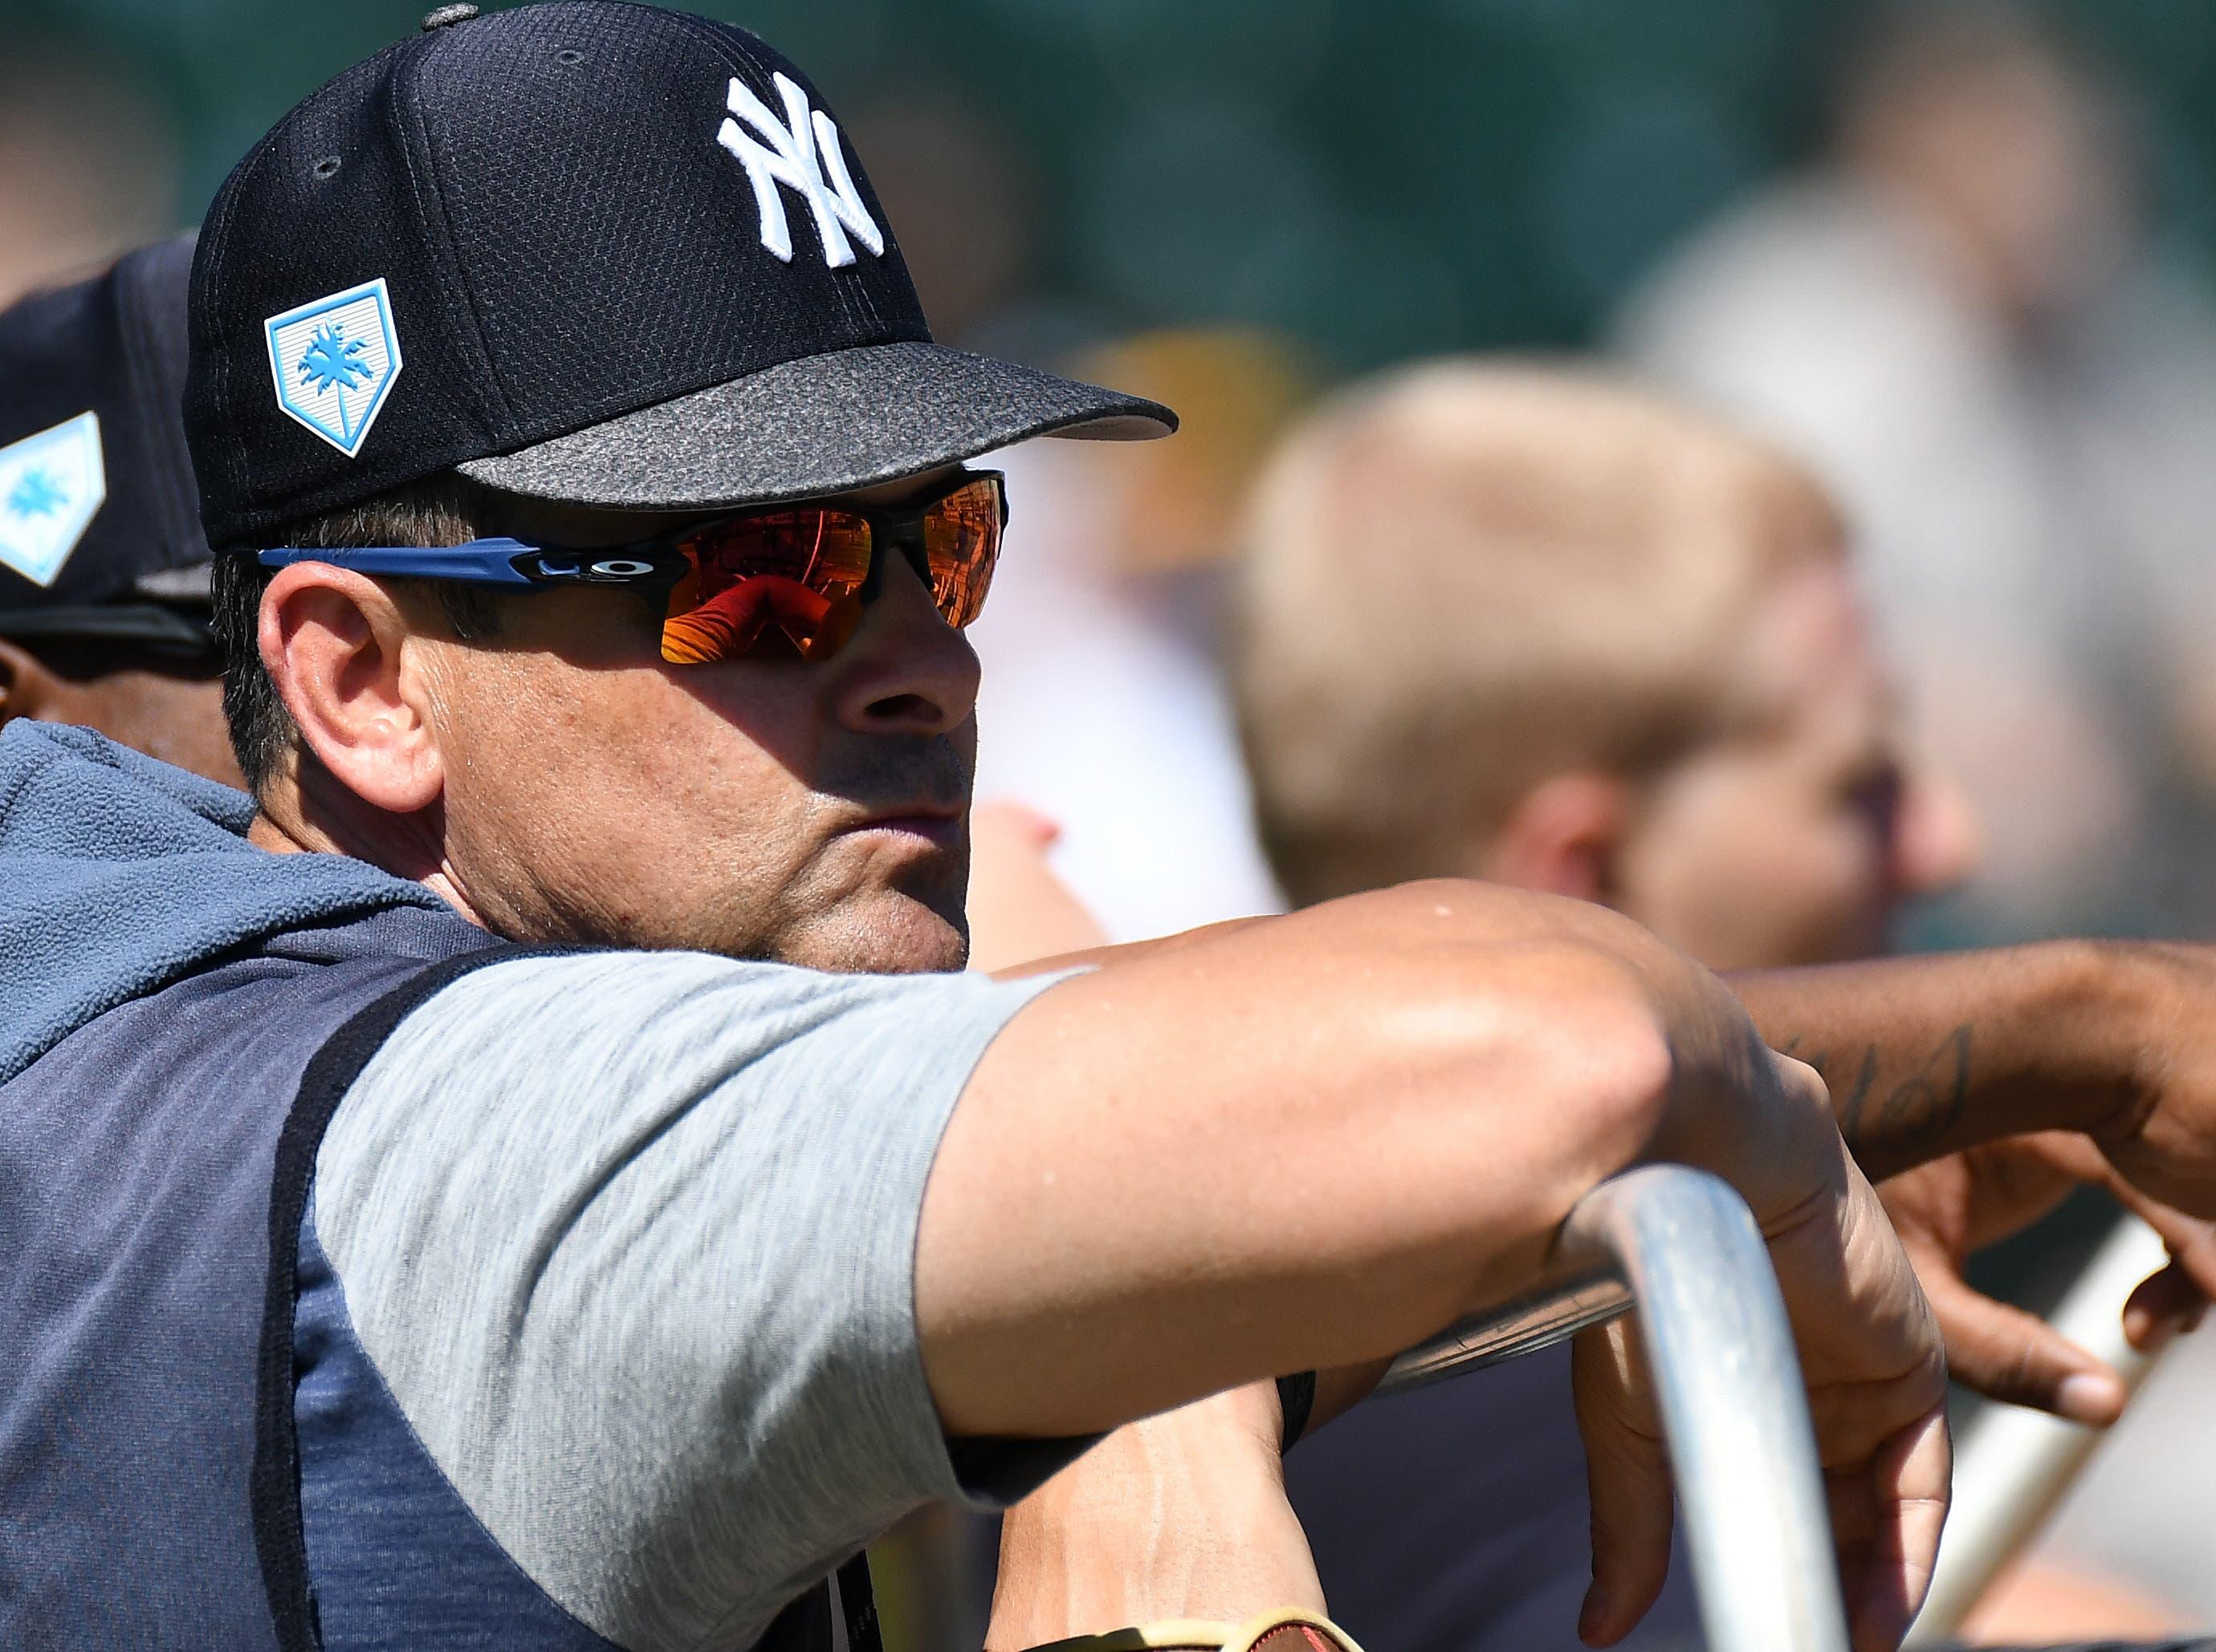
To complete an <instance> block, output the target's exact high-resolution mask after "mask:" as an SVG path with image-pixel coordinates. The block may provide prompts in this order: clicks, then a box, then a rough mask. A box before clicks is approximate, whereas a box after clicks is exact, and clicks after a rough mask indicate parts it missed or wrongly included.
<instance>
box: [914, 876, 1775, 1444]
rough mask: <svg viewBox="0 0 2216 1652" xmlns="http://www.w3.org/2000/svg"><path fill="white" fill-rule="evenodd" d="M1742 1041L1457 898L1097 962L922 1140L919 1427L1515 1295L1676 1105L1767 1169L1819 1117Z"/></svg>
mask: <svg viewBox="0 0 2216 1652" xmlns="http://www.w3.org/2000/svg"><path fill="white" fill-rule="evenodd" d="M1712 988H1713V990H1711V989H1712ZM1742 1029H1744V1030H1743V1031H1742ZM1742 1038H1744V1040H1745V1044H1746V1045H1749V1046H1753V1045H1755V1044H1756V1041H1755V1040H1754V1039H1753V1036H1752V1030H1751V1028H1748V1027H1746V1026H1745V1023H1744V1019H1743V1016H1741V1014H1740V1012H1739V1010H1738V1008H1737V1006H1736V1004H1733V1002H1732V1001H1731V1000H1730V998H1729V996H1728V994H1727V993H1724V992H1722V991H1721V989H1720V987H1714V986H1713V978H1711V977H1708V976H1707V975H1706V974H1705V973H1704V972H1701V971H1699V970H1697V969H1696V967H1693V966H1691V965H1690V964H1687V963H1685V962H1684V961H1683V960H1682V959H1680V958H1679V957H1678V956H1677V955H1675V954H1673V953H1671V952H1669V951H1668V950H1667V949H1664V948H1662V947H1661V946H1660V945H1659V943H1655V942H1653V940H1652V939H1651V938H1650V937H1647V936H1646V935H1645V934H1644V932H1643V931H1640V930H1637V929H1635V928H1634V927H1633V926H1632V925H1630V924H1627V923H1625V922H1623V921H1622V919H1620V918H1615V917H1614V916H1613V915H1611V914H1609V913H1606V912H1601V911H1599V910H1598V909H1597V908H1593V907H1590V906H1582V905H1579V904H1577V903H1572V902H1566V901H1560V900H1551V899H1548V898H1547V897H1543V896H1533V895H1530V894H1521V893H1517V892H1510V891H1504V890H1499V889H1493V888H1487V887H1481V886H1476V885H1468V884H1448V883H1442V884H1427V885H1416V886H1411V887H1407V888H1405V889H1401V890H1396V891H1393V892H1389V893H1387V894H1378V895H1371V896H1363V897H1358V898H1356V899H1353V900H1345V901H1339V902H1334V903H1331V904H1329V905H1327V906H1321V907H1317V908H1314V909H1311V910H1310V911H1308V912H1301V913H1296V914H1295V915H1293V916H1291V917H1288V918H1277V919H1271V920H1268V921H1266V922H1263V923H1258V924H1251V925H1248V926H1246V927H1243V928H1237V929H1234V930H1230V931H1228V932H1225V933H1218V934H1216V935H1211V936H1203V937H1197V938H1192V939H1190V940H1187V941H1186V942H1185V943H1182V944H1180V945H1178V946H1175V947H1172V948H1166V949H1152V950H1149V951H1148V952H1146V953H1144V954H1142V955H1138V956H1136V957H1133V958H1123V957H1119V956H1117V955H1108V956H1107V957H1106V959H1105V961H1103V962H1101V963H1100V964H1099V966H1098V967H1096V968H1094V969H1093V971H1091V972H1090V973H1086V974H1084V975H1081V976H1079V977H1077V978H1075V979H1074V980H1070V981H1068V982H1065V983H1063V984H1062V986H1058V987H1056V989H1055V990H1053V991H1051V992H1048V993H1046V994H1044V995H1043V997H1041V998H1038V999H1037V1000H1036V1001H1035V1002H1034V1003H1033V1004H1031V1005H1030V1006H1029V1007H1027V1008H1026V1009H1025V1010H1023V1011H1022V1012H1021V1013H1020V1014H1019V1015H1018V1016H1017V1017H1016V1018H1015V1020H1014V1021H1013V1022H1012V1023H1010V1024H1009V1026H1008V1027H1007V1028H1006V1029H1005V1030H1004V1031H1003V1032H1002V1033H1001V1035H1000V1037H999V1039H998V1040H996V1041H995V1042H994V1045H993V1047H992V1048H991V1049H990V1050H989V1051H988V1053H987V1055H986V1057H985V1059H984V1060H983V1061H982V1063H981V1065H980V1066H979V1068H978V1071H977V1072H976V1076H975V1077H974V1078H973V1079H972V1080H971V1083H970V1084H969V1088H968V1090H966V1091H965V1093H964V1096H963V1100H962V1102H961V1104H960V1106H959V1107H958V1108H957V1110H956V1113H955V1115H954V1119H953V1121H952V1123H951V1125H950V1127H949V1128H948V1131H947V1134H946V1138H945V1143H944V1145H942V1147H941V1149H940V1152H939V1160H938V1163H937V1164H936V1166H935V1168H934V1170H933V1175H932V1180H931V1183H930V1187H929V1189H928V1191H927V1193H926V1199H925V1204H924V1212H923V1220H922V1231H921V1235H920V1242H919V1250H918V1280H917V1296H918V1311H919V1315H920V1319H921V1322H922V1330H923V1336H924V1338H925V1350H926V1365H927V1367H928V1370H929V1374H930V1377H931V1381H932V1386H933V1392H934V1394H935V1395H936V1397H938V1400H939V1407H940V1412H941V1416H943V1417H944V1419H945V1422H947V1424H948V1426H949V1428H950V1429H951V1431H953V1432H956V1433H962V1434H1070V1433H1078V1432H1082V1431H1085V1430H1087V1429H1091V1428H1099V1427H1102V1426H1105V1425H1109V1424H1113V1423H1115V1422H1122V1421H1123V1420H1125V1419H1127V1418H1129V1417H1130V1416H1136V1415H1141V1414H1144V1413H1146V1412H1150V1411H1153V1410H1156V1409H1162V1408H1164V1407H1166V1406H1169V1405H1172V1404H1175V1403H1179V1402H1180V1401H1183V1400H1185V1399H1190V1398H1193V1397H1197V1396H1198V1395H1200V1394H1203V1393H1208V1392H1212V1391H1216V1390H1219V1389H1222V1388H1224V1387H1228V1386H1230V1385H1234V1384H1236V1383H1239V1382H1241V1381H1246V1380H1251V1379H1255V1378H1259V1377H1265V1376H1268V1375H1270V1374H1271V1373H1275V1372H1278V1371H1287V1370H1297V1369H1303V1368H1307V1367H1310V1366H1337V1365H1344V1364H1351V1363H1355V1362H1357V1361H1359V1360H1364V1359H1369V1358H1375V1357H1376V1356H1379V1355H1382V1354H1389V1353H1391V1352H1392V1351H1393V1350H1394V1349H1395V1348H1399V1347H1400V1346H1402V1345H1404V1344H1406V1343H1407V1342H1413V1341H1415V1340H1416V1339H1418V1338H1419V1337H1421V1336H1425V1335H1426V1334H1428V1333H1429V1332H1431V1330H1436V1329H1437V1327H1438V1326H1440V1325H1442V1324H1443V1323H1446V1322H1448V1321H1449V1320H1450V1319H1452V1318H1454V1317H1456V1315H1458V1314H1460V1313H1462V1312H1464V1311H1468V1309H1469V1308H1470V1307H1471V1306H1473V1305H1476V1304H1478V1303H1480V1302H1483V1301H1486V1300H1489V1299H1494V1298H1497V1297H1499V1296H1503V1295H1505V1294H1507V1293H1511V1292H1512V1291H1514V1290H1515V1289H1517V1288H1519V1287H1521V1286H1523V1284H1525V1283H1527V1282H1528V1281H1530V1280H1531V1279H1532V1278H1534V1277H1535V1276H1536V1275H1537V1274H1539V1273H1540V1272H1541V1271H1542V1268H1544V1266H1545V1264H1546V1259H1547V1253H1548V1245H1549V1244H1550V1242H1551V1239H1552V1236H1553V1233H1554V1229H1555V1227H1556V1225H1558V1224H1559V1223H1560V1219H1561V1218H1562V1216H1563V1214H1564V1213H1566V1212H1567V1210H1568V1208H1569V1207H1570V1205H1571V1204H1572V1203H1573V1201H1575V1199H1576V1198H1577V1197H1578V1196H1579V1194H1582V1193H1583V1192H1585V1190H1586V1189H1587V1188H1590V1187H1591V1186H1592V1185H1593V1184H1594V1183H1595V1182H1597V1181H1599V1180H1601V1179H1602V1178H1603V1177H1604V1176H1609V1175H1610V1174H1612V1173H1614V1172H1615V1171H1616V1170H1620V1169H1622V1168H1623V1167H1624V1166H1625V1165H1627V1164H1630V1163H1633V1162H1634V1161H1635V1160H1636V1159H1638V1158H1641V1157H1643V1156H1646V1155H1647V1154H1650V1153H1653V1152H1654V1151H1657V1148H1658V1145H1660V1144H1662V1143H1664V1142H1665V1140H1666V1139H1670V1138H1671V1137H1672V1136H1673V1134H1676V1135H1685V1134H1688V1130H1689V1121H1690V1118H1691V1116H1692V1115H1701V1114H1713V1115H1717V1121H1718V1122H1719V1123H1720V1121H1721V1120H1722V1119H1723V1118H1724V1117H1729V1118H1731V1119H1732V1120H1733V1121H1734V1122H1735V1124H1736V1125H1737V1127H1739V1129H1741V1130H1744V1131H1745V1132H1746V1133H1748V1135H1749V1140H1750V1142H1751V1140H1753V1139H1762V1138H1764V1137H1768V1138H1771V1139H1773V1141H1772V1145H1773V1147H1774V1149H1775V1151H1776V1152H1778V1153H1779V1154H1781V1155H1782V1156H1783V1157H1784V1158H1787V1159H1788V1160H1789V1159H1790V1158H1792V1152H1791V1151H1789V1149H1788V1138H1790V1137H1793V1136H1794V1135H1796V1134H1798V1135H1800V1136H1806V1135H1807V1120H1805V1119H1804V1118H1800V1117H1799V1116H1796V1115H1795V1114H1794V1109H1792V1108H1788V1106H1787V1105H1786V1103H1785V1101H1784V1099H1783V1097H1782V1092H1781V1091H1780V1090H1779V1089H1778V1086H1777V1084H1776V1081H1775V1079H1774V1078H1771V1077H1770V1076H1769V1074H1768V1073H1766V1072H1764V1071H1763V1070H1762V1069H1761V1067H1760V1065H1759V1061H1758V1059H1757V1058H1758V1057H1759V1056H1760V1052H1759V1049H1758V1047H1756V1048H1754V1049H1753V1050H1752V1052H1751V1053H1750V1050H1749V1049H1747V1048H1745V1047H1740V1046H1739V1042H1738V1041H1739V1040H1741V1039H1742ZM1712 1133H1713V1134H1714V1135H1715V1136H1716V1137H1717V1138H1718V1139H1719V1140H1722V1139H1725V1138H1726V1137H1727V1136H1728V1135H1729V1134H1730V1132H1729V1131H1728V1130H1727V1129H1717V1130H1715V1131H1714V1132H1712ZM1692 1147H1693V1144H1692V1143H1691V1142H1690V1139H1689V1140H1688V1142H1687V1151H1688V1153H1690V1151H1692ZM1664 1151H1667V1149H1666V1148H1665V1149H1664ZM1733 1151H1734V1152H1735V1153H1736V1154H1737V1155H1738V1157H1739V1158H1740V1159H1741V1160H1743V1161H1744V1162H1745V1165H1746V1167H1747V1170H1748V1173H1750V1174H1755V1175H1758V1174H1761V1173H1763V1172H1764V1170H1765V1169H1766V1166H1765V1164H1764V1155H1763V1154H1762V1153H1760V1151H1758V1150H1751V1149H1750V1148H1749V1147H1748V1146H1745V1145H1734V1146H1733ZM1680 1156H1684V1155H1680ZM1801 1158H1802V1161H1803V1162H1804V1163H1805V1162H1807V1150H1806V1149H1805V1148H1804V1149H1802V1150H1801Z"/></svg>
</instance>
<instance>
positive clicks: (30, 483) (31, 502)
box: [8, 466, 69, 516]
mask: <svg viewBox="0 0 2216 1652" xmlns="http://www.w3.org/2000/svg"><path fill="white" fill-rule="evenodd" d="M68 503H69V492H68V490H67V489H66V488H64V487H63V486H62V484H61V483H60V482H58V481H57V480H55V477H54V474H53V472H52V471H51V470H46V468H45V467H44V466H40V468H39V469H37V470H26V471H24V472H23V475H22V480H20V481H18V482H16V484H15V487H14V488H10V489H9V494H8V513H9V515H11V516H52V514H53V513H55V512H56V511H58V510H59V509H61V507H63V506H65V505H66V504H68Z"/></svg>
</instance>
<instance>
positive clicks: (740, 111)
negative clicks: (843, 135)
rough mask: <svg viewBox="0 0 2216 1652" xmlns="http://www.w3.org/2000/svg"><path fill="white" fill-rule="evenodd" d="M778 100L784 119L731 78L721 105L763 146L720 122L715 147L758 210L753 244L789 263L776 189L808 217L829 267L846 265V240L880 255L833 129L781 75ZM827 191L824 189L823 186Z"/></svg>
mask: <svg viewBox="0 0 2216 1652" xmlns="http://www.w3.org/2000/svg"><path fill="white" fill-rule="evenodd" d="M774 78H775V80H776V82H777V89H778V95H779V96H780V97H782V98H783V99H784V100H785V119H784V120H779V119H778V118H777V117H776V116H775V115H773V114H771V113H770V111H769V108H768V106H766V104H764V103H763V101H761V100H760V98H758V97H756V96H755V95H754V94H753V93H752V92H750V91H748V89H747V88H746V87H745V86H743V85H742V84H741V83H740V82H739V79H738V77H736V76H733V77H732V78H731V90H730V95H729V99H728V100H727V101H728V103H729V107H730V111H731V114H735V115H736V116H738V117H739V119H740V120H744V121H745V122H746V123H747V124H748V126H752V127H753V128H754V131H755V132H759V133H760V135H761V137H762V138H763V139H764V140H765V142H766V144H767V147H764V144H760V143H756V142H755V141H754V138H751V137H749V136H748V134H747V133H746V132H743V131H742V130H741V129H740V126H739V122H738V120H730V119H729V118H726V119H725V120H724V121H723V126H722V127H721V128H720V129H719V130H718V131H717V133H716V141H717V143H719V144H722V145H723V147H724V148H725V149H727V150H730V151H731V153H732V154H734V155H736V156H737V157H739V163H740V164H741V165H742V166H743V167H745V168H746V169H747V180H748V182H750V183H752V184H753V185H754V205H755V206H756V207H758V208H759V209H760V212H761V243H762V246H763V248H764V249H766V250H767V251H768V252H769V253H770V254H771V255H773V257H776V258H779V259H782V260H783V261H785V262H786V263H788V264H790V263H791V261H792V230H791V227H790V226H789V225H788V224H786V223H785V198H784V197H783V196H782V195H780V194H779V193H778V192H777V187H778V186H779V184H783V185H784V186H785V187H786V188H788V189H791V190H794V191H797V193H799V195H800V196H801V198H802V199H803V200H805V201H807V203H808V210H809V212H810V213H812V214H813V215H814V216H815V218H816V239H817V240H818V241H820V242H822V244H823V261H824V263H825V264H826V265H828V267H831V268H833V269H837V268H839V267H840V266H841V265H845V264H851V263H853V261H854V249H853V246H852V245H851V244H850V243H848V241H847V239H846V236H847V233H848V231H850V230H851V231H852V232H853V236H854V239H855V240H856V241H859V242H860V243H862V244H863V245H864V246H865V247H867V248H868V249H870V253H871V256H873V257H882V256H883V254H884V250H885V238H884V236H883V232H882V231H880V230H878V228H877V221H876V220H875V219H874V218H871V216H870V212H869V208H867V207H866V206H863V205H862V197H861V195H860V193H859V192H858V191H856V189H855V187H854V181H853V178H852V177H850V176H849V175H847V172H846V152H845V151H844V150H841V149H840V146H839V128H838V127H837V126H834V125H832V123H831V117H830V116H829V115H828V114H823V113H822V111H821V110H816V111H811V110H810V109H809V107H808V94H807V93H805V92H803V91H802V90H801V89H800V88H799V87H797V86H796V85H794V84H793V83H792V82H791V81H790V80H788V79H787V78H786V77H785V76H784V75H782V74H779V75H777V76H775V77H774ZM827 178H828V187H826V181H827Z"/></svg>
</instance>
